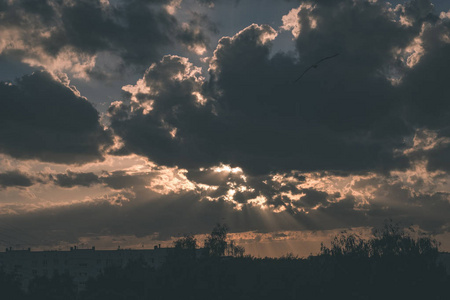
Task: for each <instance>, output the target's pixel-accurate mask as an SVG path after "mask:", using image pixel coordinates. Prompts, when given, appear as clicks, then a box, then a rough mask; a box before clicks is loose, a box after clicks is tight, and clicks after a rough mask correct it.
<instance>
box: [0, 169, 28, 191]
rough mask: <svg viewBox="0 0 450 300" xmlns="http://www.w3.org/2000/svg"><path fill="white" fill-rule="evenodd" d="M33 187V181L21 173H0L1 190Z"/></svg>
mask: <svg viewBox="0 0 450 300" xmlns="http://www.w3.org/2000/svg"><path fill="white" fill-rule="evenodd" d="M32 185H33V179H32V178H31V177H30V176H29V175H27V174H24V173H21V172H19V171H10V172H5V173H0V189H4V188H7V187H29V186H32Z"/></svg>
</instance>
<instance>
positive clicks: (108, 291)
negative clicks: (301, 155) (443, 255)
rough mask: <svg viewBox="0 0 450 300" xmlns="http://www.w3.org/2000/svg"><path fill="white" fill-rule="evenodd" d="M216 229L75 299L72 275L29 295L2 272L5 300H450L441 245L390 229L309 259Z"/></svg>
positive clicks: (105, 278) (96, 283)
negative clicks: (245, 242) (250, 248)
mask: <svg viewBox="0 0 450 300" xmlns="http://www.w3.org/2000/svg"><path fill="white" fill-rule="evenodd" d="M228 231H229V229H228V227H227V226H226V225H221V224H218V225H217V226H216V227H214V229H213V230H212V232H211V234H210V235H208V236H207V238H206V240H205V241H204V252H203V253H202V252H199V250H198V249H199V247H198V242H197V240H196V239H195V237H194V236H193V235H185V236H183V237H182V238H180V239H178V240H176V241H175V243H174V249H173V250H174V251H172V252H171V254H170V255H169V257H168V258H167V260H166V262H165V264H164V265H163V266H162V267H161V268H158V269H154V268H151V267H149V266H148V265H147V264H146V263H145V262H144V261H139V260H138V261H132V262H130V263H129V264H128V265H127V266H126V267H124V268H121V267H110V268H108V269H105V271H104V272H103V273H102V274H101V275H100V276H98V277H97V278H91V279H90V280H89V281H88V282H87V285H86V289H85V290H84V291H82V292H77V290H76V288H75V286H74V284H73V282H72V281H71V278H70V276H68V275H67V274H60V275H55V276H53V277H51V278H47V277H36V278H35V279H34V280H33V281H32V282H31V283H30V285H29V288H28V291H26V292H25V291H22V290H21V289H20V284H19V283H18V281H17V280H16V279H15V278H14V276H13V275H11V274H5V273H4V272H0V287H1V292H0V293H1V295H3V296H5V297H4V298H3V297H2V299H19V300H20V299H27V300H28V299H46V300H52V299H55V300H56V299H68V300H70V299H73V300H78V299H83V300H93V299H96V300H98V299H110V300H125V299H127V300H128V299H130V300H131V299H133V300H134V299H135V300H138V299H139V300H140V299H219V300H220V299H236V300H238V299H242V300H243V299H448V295H449V294H450V293H449V292H450V276H449V274H447V273H446V270H445V268H444V266H442V265H440V264H439V263H438V255H439V251H438V242H437V241H436V240H434V239H432V238H430V237H428V236H418V237H412V236H411V235H410V234H409V233H407V232H406V231H405V230H403V229H401V228H400V227H399V226H397V225H393V224H392V223H391V224H387V225H386V226H385V227H384V228H382V229H380V230H377V231H375V232H374V235H373V237H371V238H370V239H363V238H361V237H359V236H358V235H355V234H347V233H342V234H339V235H337V236H336V237H335V238H334V239H333V241H332V242H331V245H330V246H325V245H322V247H321V250H320V253H319V254H318V255H315V256H310V257H308V258H298V257H296V256H293V255H286V256H284V257H281V258H255V257H252V256H250V255H244V253H245V249H244V248H243V247H241V246H238V245H236V244H235V243H234V242H232V241H229V240H228V236H227V234H228Z"/></svg>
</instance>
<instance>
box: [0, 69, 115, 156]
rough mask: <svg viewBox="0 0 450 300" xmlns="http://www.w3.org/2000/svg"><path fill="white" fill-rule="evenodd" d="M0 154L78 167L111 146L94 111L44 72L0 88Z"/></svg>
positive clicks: (107, 135)
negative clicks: (70, 164)
mask: <svg viewBox="0 0 450 300" xmlns="http://www.w3.org/2000/svg"><path fill="white" fill-rule="evenodd" d="M0 107H1V109H0V152H3V153H6V154H9V155H11V156H12V157H15V158H20V159H38V160H41V161H48V162H56V163H72V164H73V163H75V164H81V163H85V162H89V161H96V160H101V159H102V158H103V155H102V151H103V148H104V147H106V146H108V145H110V144H111V143H112V141H111V137H110V134H109V133H108V132H107V131H105V130H104V129H103V127H102V126H101V125H100V123H99V114H98V112H97V110H96V109H95V108H94V107H93V106H92V104H90V103H89V102H88V101H87V100H86V99H85V98H83V97H81V96H79V95H78V91H76V90H75V89H74V88H73V87H69V86H68V85H66V84H65V83H63V82H61V81H60V80H58V79H55V78H54V77H53V76H52V75H51V74H49V73H47V72H36V73H33V74H32V75H26V76H24V77H21V78H19V79H17V81H16V82H15V83H14V84H12V83H6V82H1V83H0Z"/></svg>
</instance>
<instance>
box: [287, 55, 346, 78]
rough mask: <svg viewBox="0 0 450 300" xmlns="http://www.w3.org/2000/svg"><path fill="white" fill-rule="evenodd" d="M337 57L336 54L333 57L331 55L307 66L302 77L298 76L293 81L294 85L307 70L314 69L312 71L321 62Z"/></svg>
mask: <svg viewBox="0 0 450 300" xmlns="http://www.w3.org/2000/svg"><path fill="white" fill-rule="evenodd" d="M338 55H339V53H336V54H335V55H331V56H327V57H324V58H322V59H321V60H319V61H318V62H316V63H315V64H313V65H311V66H309V67H308V68H307V69H306V70H305V71H303V73H302V75H300V76H299V77H298V78H297V79H295V80H294V83H296V82H298V81H299V80H300V79H301V78H302V77H303V75H305V74H306V72H308V71H309V70H311V69H313V68H314V69H315V68H317V67H318V65H319V64H320V63H321V62H323V61H324V60H327V59H330V58H333V57H336V56H338Z"/></svg>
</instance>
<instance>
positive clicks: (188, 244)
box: [174, 235, 197, 250]
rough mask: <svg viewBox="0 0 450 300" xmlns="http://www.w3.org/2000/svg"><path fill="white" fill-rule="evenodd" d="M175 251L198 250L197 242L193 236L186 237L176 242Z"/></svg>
mask: <svg viewBox="0 0 450 300" xmlns="http://www.w3.org/2000/svg"><path fill="white" fill-rule="evenodd" d="M174 245H175V249H183V250H195V249H197V240H196V239H195V237H194V236H193V235H184V237H182V238H180V239H178V240H176V241H175V242H174Z"/></svg>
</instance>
